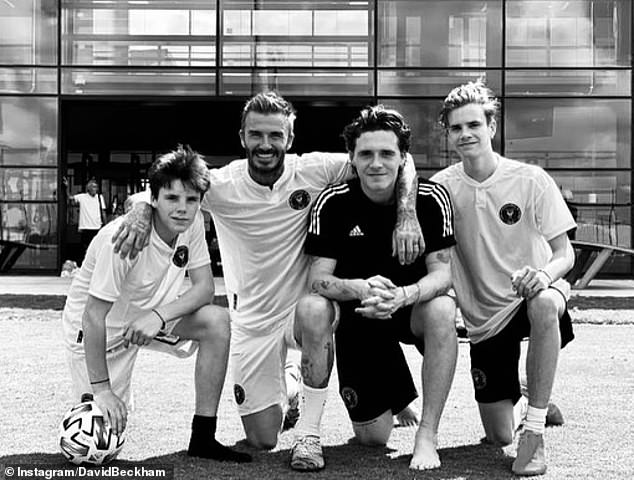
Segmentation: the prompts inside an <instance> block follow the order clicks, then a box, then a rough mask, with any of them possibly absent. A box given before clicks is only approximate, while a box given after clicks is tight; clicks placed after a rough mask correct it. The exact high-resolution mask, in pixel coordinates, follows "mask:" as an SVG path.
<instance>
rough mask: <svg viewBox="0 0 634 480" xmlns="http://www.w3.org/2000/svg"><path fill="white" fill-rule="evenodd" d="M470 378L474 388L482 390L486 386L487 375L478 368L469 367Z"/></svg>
mask: <svg viewBox="0 0 634 480" xmlns="http://www.w3.org/2000/svg"><path fill="white" fill-rule="evenodd" d="M471 378H472V379H473V387H474V388H475V389H476V390H482V389H483V388H484V387H486V386H487V376H486V374H485V373H484V372H483V371H482V370H480V369H479V368H472V369H471Z"/></svg>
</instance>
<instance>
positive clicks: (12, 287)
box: [0, 275, 634, 297]
mask: <svg viewBox="0 0 634 480" xmlns="http://www.w3.org/2000/svg"><path fill="white" fill-rule="evenodd" d="M70 282H71V280H70V279H69V278H62V277H39V276H18V275H14V276H4V275H0V295H6V294H13V295H66V293H67V292H68V287H69V286H70ZM216 295H219V296H222V295H226V291H225V282H224V278H217V279H216ZM572 295H573V296H575V295H579V296H582V297H634V280H593V281H592V282H590V285H588V288H586V289H584V290H573V291H572Z"/></svg>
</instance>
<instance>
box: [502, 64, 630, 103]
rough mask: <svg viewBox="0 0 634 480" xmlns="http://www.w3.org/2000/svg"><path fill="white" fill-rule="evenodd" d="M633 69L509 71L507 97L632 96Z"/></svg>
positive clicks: (507, 75)
mask: <svg viewBox="0 0 634 480" xmlns="http://www.w3.org/2000/svg"><path fill="white" fill-rule="evenodd" d="M631 78H632V71H631V70H612V71H610V70H551V71H537V70H513V71H507V72H506V94H507V95H522V96H543V97H547V96H559V95H565V96H575V97H591V96H598V95H604V96H607V95H610V96H629V95H631V94H632V85H631Z"/></svg>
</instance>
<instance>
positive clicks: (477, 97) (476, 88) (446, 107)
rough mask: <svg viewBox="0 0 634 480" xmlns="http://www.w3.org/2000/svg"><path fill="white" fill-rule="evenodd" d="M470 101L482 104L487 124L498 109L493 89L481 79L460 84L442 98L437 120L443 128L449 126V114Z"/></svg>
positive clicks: (498, 105) (497, 101)
mask: <svg viewBox="0 0 634 480" xmlns="http://www.w3.org/2000/svg"><path fill="white" fill-rule="evenodd" d="M470 103H477V104H478V105H482V108H483V109H484V115H485V117H486V119H487V124H490V123H491V120H492V119H494V118H495V117H496V116H497V114H498V112H499V111H500V102H499V100H498V99H497V98H496V97H495V94H494V93H493V90H491V89H490V88H489V87H487V86H486V85H485V84H484V82H483V81H482V80H481V79H478V80H476V81H475V82H469V83H465V84H464V85H460V86H459V87H456V88H454V89H453V90H452V91H451V92H449V95H447V97H445V99H444V100H443V103H442V109H441V110H440V114H439V115H438V122H439V123H440V124H441V125H442V127H443V128H449V123H448V122H449V120H448V119H449V114H450V113H451V112H452V111H454V110H455V109H457V108H460V107H464V106H465V105H469V104H470Z"/></svg>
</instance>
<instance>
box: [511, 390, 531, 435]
mask: <svg viewBox="0 0 634 480" xmlns="http://www.w3.org/2000/svg"><path fill="white" fill-rule="evenodd" d="M527 409H528V398H526V397H525V396H524V395H522V396H521V397H520V399H519V400H518V401H517V403H516V404H515V405H513V431H515V430H517V429H518V428H519V427H520V426H521V425H522V423H523V422H524V420H525V419H526V410H527Z"/></svg>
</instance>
